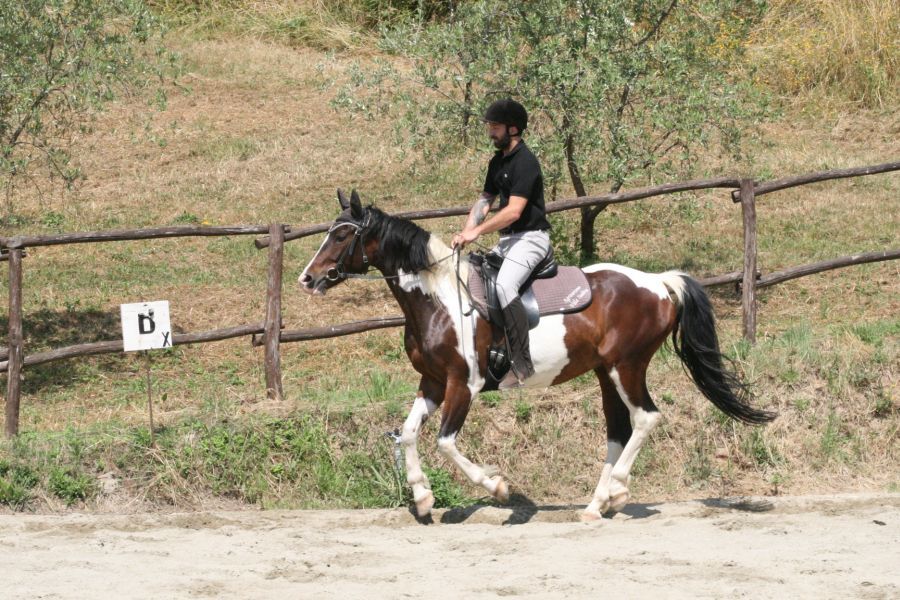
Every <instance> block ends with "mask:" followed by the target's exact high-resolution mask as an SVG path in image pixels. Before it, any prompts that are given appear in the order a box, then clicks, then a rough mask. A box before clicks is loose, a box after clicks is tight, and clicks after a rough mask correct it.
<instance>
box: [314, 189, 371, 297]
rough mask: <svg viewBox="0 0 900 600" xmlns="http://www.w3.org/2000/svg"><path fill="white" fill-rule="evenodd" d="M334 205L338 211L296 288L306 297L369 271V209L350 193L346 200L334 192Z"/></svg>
mask: <svg viewBox="0 0 900 600" xmlns="http://www.w3.org/2000/svg"><path fill="white" fill-rule="evenodd" d="M337 195H338V202H340V203H341V209H342V212H341V214H340V215H338V217H337V219H335V220H334V223H333V224H332V225H331V227H330V228H329V229H328V233H327V234H326V235H325V241H324V242H322V245H321V246H320V247H319V251H318V252H316V255H315V256H314V257H313V259H312V260H311V261H309V264H308V265H306V268H305V269H303V273H301V274H300V279H299V282H300V287H302V288H303V290H304V291H306V292H307V293H309V294H324V293H325V290H327V289H328V288H331V287H334V286H336V285H337V284H339V283H341V282H342V281H344V280H345V279H347V276H348V274H350V273H365V272H366V271H368V269H369V257H368V254H367V250H366V244H367V242H368V243H372V240H371V239H367V234H368V233H369V226H370V220H371V219H370V217H369V209H365V208H363V206H362V204H361V203H360V200H359V194H357V193H356V190H353V191H352V192H351V194H350V200H347V197H346V196H345V195H344V192H342V191H341V190H338V192H337Z"/></svg>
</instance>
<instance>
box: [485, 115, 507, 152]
mask: <svg viewBox="0 0 900 600" xmlns="http://www.w3.org/2000/svg"><path fill="white" fill-rule="evenodd" d="M484 126H485V129H486V130H487V134H488V136H489V137H490V138H491V142H492V143H493V144H494V148H496V149H497V150H505V149H506V148H508V147H509V143H510V141H511V140H510V136H509V127H508V126H506V125H504V124H503V123H493V122H491V121H488V122H487V123H485V124H484Z"/></svg>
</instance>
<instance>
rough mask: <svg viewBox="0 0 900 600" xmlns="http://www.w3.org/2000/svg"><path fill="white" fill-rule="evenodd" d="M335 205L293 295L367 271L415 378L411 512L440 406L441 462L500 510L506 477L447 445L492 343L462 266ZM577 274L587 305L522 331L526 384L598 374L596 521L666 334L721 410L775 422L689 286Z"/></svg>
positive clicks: (595, 271) (351, 204)
mask: <svg viewBox="0 0 900 600" xmlns="http://www.w3.org/2000/svg"><path fill="white" fill-rule="evenodd" d="M338 199H339V201H340V203H341V207H342V208H343V212H342V213H341V214H340V216H338V218H337V219H336V220H335V222H334V224H333V225H332V226H331V228H330V229H329V231H328V234H327V235H326V237H325V240H324V241H323V242H322V245H321V247H320V248H319V250H318V252H317V253H316V255H315V256H314V257H313V259H312V260H311V261H310V263H309V264H308V265H307V267H306V269H304V271H303V273H302V274H301V275H300V280H299V281H300V285H301V286H302V288H303V289H304V290H305V291H307V292H309V293H310V294H324V293H325V291H326V290H327V289H329V288H331V287H333V286H335V285H337V284H339V283H341V282H342V281H344V280H345V279H347V278H350V277H353V276H354V275H356V276H359V275H358V274H361V273H365V272H366V271H367V270H368V268H369V265H371V266H373V267H375V268H376V269H378V270H379V271H381V273H382V275H383V276H384V279H385V280H386V282H387V285H388V287H389V288H390V290H391V292H392V293H393V295H394V297H395V298H396V299H397V302H398V303H399V304H400V308H401V309H402V310H403V314H404V315H405V317H406V333H405V338H404V341H405V346H406V353H407V355H408V356H409V359H410V361H411V362H412V364H413V367H414V368H415V369H416V371H418V372H419V373H420V374H421V375H422V379H421V383H420V384H419V391H418V393H417V396H416V398H415V401H414V402H413V405H412V409H411V411H410V413H409V416H408V417H407V419H406V421H405V423H404V425H403V432H402V438H401V439H402V444H403V446H404V449H405V456H406V467H407V481H408V482H409V484H410V485H411V486H412V491H413V499H414V501H415V504H416V511H417V514H418V515H419V516H420V517H425V516H427V515H428V514H429V513H430V512H431V508H432V506H433V504H434V496H433V494H432V492H431V490H430V489H429V484H428V479H427V478H426V477H425V474H424V473H423V472H422V468H421V464H420V462H419V455H418V451H417V449H416V439H417V437H418V434H419V430H420V428H421V426H422V424H423V423H424V422H425V420H426V419H427V418H428V417H429V416H431V415H432V414H433V413H434V412H435V411H436V410H437V409H438V408H439V407H440V408H441V427H440V434H439V439H438V448H439V450H440V452H441V453H442V454H444V455H445V456H446V457H448V458H449V459H450V460H452V461H453V462H454V463H455V464H456V465H457V466H458V467H459V468H460V469H462V471H463V473H465V475H466V476H467V477H468V478H469V480H470V481H472V483H475V484H480V485H481V486H483V487H484V488H485V489H486V490H487V491H488V492H489V493H490V494H491V495H492V496H493V497H494V498H495V499H497V500H498V501H501V502H504V501H506V500H508V498H509V490H508V487H507V485H506V483H505V482H504V481H503V479H502V478H501V477H500V476H499V475H495V476H493V477H489V476H488V475H487V474H486V473H485V471H484V469H483V468H482V467H480V466H478V465H475V464H473V463H472V462H470V461H469V460H468V459H467V458H466V457H465V456H463V455H462V454H461V453H460V452H459V450H458V449H457V447H456V436H457V434H458V433H459V431H460V429H461V428H462V426H463V422H464V421H465V419H466V415H467V414H468V412H469V407H470V406H471V405H472V400H473V399H474V398H475V395H476V394H478V392H479V391H481V390H482V389H483V387H484V385H485V374H486V370H487V363H488V347H489V346H490V344H491V326H490V324H489V323H487V322H486V321H485V320H484V319H482V318H481V317H480V316H478V313H477V311H474V310H472V307H471V305H470V300H469V298H468V297H467V294H466V291H465V289H464V287H463V286H461V285H460V283H459V282H460V281H463V282H465V281H467V280H468V272H467V271H468V262H467V261H459V255H458V254H455V253H454V252H453V251H452V250H451V249H450V248H449V247H448V246H447V245H445V244H444V243H443V242H442V241H441V240H439V239H438V238H437V237H436V236H434V235H431V234H430V233H428V232H427V231H425V230H424V229H422V228H421V227H419V226H418V225H416V224H414V223H412V222H410V221H408V220H405V219H401V218H398V217H392V216H390V215H387V214H385V213H384V212H382V211H380V210H378V209H377V208H374V207H372V206H368V207H365V208H364V207H363V206H362V205H361V203H360V201H359V196H358V195H357V194H356V192H355V191H354V192H353V193H352V195H351V199H350V200H349V201H348V200H347V199H346V198H345V197H344V195H343V194H342V193H341V192H340V191H338ZM584 272H585V273H586V275H587V278H588V281H589V283H590V287H591V292H592V294H593V301H592V303H591V304H590V305H589V306H588V307H587V308H586V309H584V310H583V311H581V312H578V313H573V314H566V315H561V314H560V315H551V316H545V317H542V318H541V320H540V323H539V324H538V326H537V327H536V328H535V329H532V330H531V333H530V341H531V356H532V360H533V361H534V368H535V373H534V375H533V376H531V377H529V378H528V379H527V380H525V381H524V382H523V385H524V386H525V387H539V388H543V387H547V386H550V385H556V384H558V383H562V382H564V381H568V380H570V379H572V378H573V377H576V376H577V375H580V374H582V373H584V372H586V371H588V370H591V369H593V371H594V372H595V373H596V374H597V378H598V379H599V380H600V389H601V390H602V393H603V413H604V415H605V417H606V422H607V430H608V431H607V454H606V462H605V463H604V465H603V468H602V472H601V474H600V481H599V483H598V484H597V488H596V490H595V491H594V495H593V498H592V499H591V502H590V504H589V505H588V506H587V509H586V510H585V512H584V514H583V519H585V520H593V519H599V518H600V517H601V515H602V514H603V513H605V512H607V511H610V510H612V511H617V510H620V509H621V508H622V507H623V506H625V504H626V502H627V501H628V497H629V493H628V487H627V486H628V478H629V473H630V471H631V467H632V465H633V464H634V460H635V458H636V457H637V454H638V451H639V450H640V448H641V446H642V445H643V444H644V442H645V441H646V439H647V436H648V434H649V433H650V431H651V430H652V429H653V427H654V426H655V425H656V424H657V422H658V421H659V418H660V414H659V411H658V410H657V408H656V406H655V405H654V404H653V400H652V399H651V398H650V394H649V392H648V391H647V383H646V379H645V376H646V371H647V365H648V364H649V363H650V359H651V358H652V357H653V355H654V353H655V352H656V351H657V349H659V347H660V346H661V345H662V344H663V342H664V341H665V340H666V338H667V337H668V336H669V335H670V334H672V337H673V345H674V347H675V352H676V353H677V354H678V356H679V357H680V358H681V360H682V362H683V363H684V365H685V367H686V370H687V371H688V373H689V374H690V376H691V378H692V379H693V380H694V382H695V383H696V384H697V386H698V387H699V389H700V391H701V392H702V393H703V395H704V396H706V397H707V398H708V399H709V400H710V401H712V403H713V404H715V405H716V406H717V407H718V408H719V409H721V410H722V411H723V412H725V413H726V414H728V415H729V416H731V417H733V418H735V419H738V420H740V421H744V422H747V423H764V422H766V421H770V420H771V419H773V418H774V416H775V415H774V414H772V413H769V412H766V411H762V410H758V409H755V408H753V407H752V406H750V405H749V404H748V403H747V401H746V395H747V394H746V388H745V386H744V384H743V383H742V382H741V381H740V380H739V379H738V377H737V376H736V375H735V374H734V373H733V372H732V371H730V370H729V369H727V368H726V365H725V363H724V362H723V357H722V355H721V353H720V351H719V347H718V340H717V336H716V330H715V322H714V316H713V312H712V307H711V305H710V302H709V298H708V297H707V296H706V293H705V292H704V291H703V288H702V287H701V286H700V284H698V283H697V282H696V281H695V280H693V279H691V278H690V277H689V276H687V275H686V274H684V273H680V272H675V271H668V272H665V273H661V274H658V275H657V274H650V273H643V272H641V271H637V270H635V269H630V268H628V267H623V266H619V265H614V264H598V265H593V266H590V267H587V268H585V269H584ZM501 387H502V386H501Z"/></svg>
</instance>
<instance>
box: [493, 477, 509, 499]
mask: <svg viewBox="0 0 900 600" xmlns="http://www.w3.org/2000/svg"><path fill="white" fill-rule="evenodd" d="M491 482H493V483H494V484H496V487H495V488H494V492H493V494H492V495H493V496H494V500H496V501H497V502H499V503H500V504H506V503H507V502H509V486H508V485H506V482H505V481H503V478H502V477H500V476H499V475H494V476H493V477H491Z"/></svg>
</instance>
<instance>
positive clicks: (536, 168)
mask: <svg viewBox="0 0 900 600" xmlns="http://www.w3.org/2000/svg"><path fill="white" fill-rule="evenodd" d="M484 191H485V193H487V194H490V195H491V196H497V195H499V196H500V208H501V209H503V208H505V207H506V206H507V205H508V204H509V197H510V196H522V197H523V198H526V199H527V200H528V203H527V204H526V205H525V209H524V210H523V211H522V216H521V217H519V219H518V220H517V221H516V222H514V223H513V224H512V225H510V226H509V227H507V228H506V229H502V230H500V233H518V232H520V231H534V230H537V229H545V230H546V229H550V223H549V222H548V221H547V213H546V209H545V208H544V176H543V174H542V173H541V164H540V163H539V162H538V159H537V158H536V157H535V156H534V154H533V153H532V152H531V149H530V148H528V146H526V145H525V142H523V141H519V143H518V144H516V147H515V148H513V151H512V152H510V153H509V154H507V155H506V156H504V155H503V152H502V151H498V152H497V153H496V154H495V155H494V157H493V158H491V162H490V163H489V164H488V171H487V176H486V177H485V178H484Z"/></svg>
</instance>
